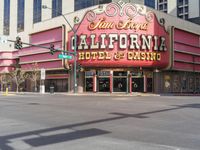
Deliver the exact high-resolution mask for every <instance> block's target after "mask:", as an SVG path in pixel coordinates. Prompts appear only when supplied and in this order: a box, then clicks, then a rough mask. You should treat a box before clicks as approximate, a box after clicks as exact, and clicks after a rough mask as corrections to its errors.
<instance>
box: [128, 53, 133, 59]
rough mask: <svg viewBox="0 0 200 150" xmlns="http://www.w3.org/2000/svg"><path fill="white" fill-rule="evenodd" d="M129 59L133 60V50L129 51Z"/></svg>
mask: <svg viewBox="0 0 200 150" xmlns="http://www.w3.org/2000/svg"><path fill="white" fill-rule="evenodd" d="M127 56H128V60H131V59H133V53H132V52H128V55H127Z"/></svg>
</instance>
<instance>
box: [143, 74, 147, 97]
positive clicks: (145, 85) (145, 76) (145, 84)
mask: <svg viewBox="0 0 200 150" xmlns="http://www.w3.org/2000/svg"><path fill="white" fill-rule="evenodd" d="M143 77H144V92H145V93H146V92H147V75H146V74H144V76H143Z"/></svg>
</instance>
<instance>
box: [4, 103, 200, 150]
mask: <svg viewBox="0 0 200 150" xmlns="http://www.w3.org/2000/svg"><path fill="white" fill-rule="evenodd" d="M172 106H173V108H166V109H160V110H154V111H148V112H142V113H137V114H125V113H119V112H113V113H110V114H113V115H117V116H114V117H109V118H104V119H98V120H92V121H86V122H80V123H76V124H69V125H65V126H59V127H54V128H47V129H41V130H35V131H29V132H23V133H18V134H11V135H6V136H0V149H2V150H14V149H13V148H11V147H10V146H9V143H10V140H13V139H15V138H23V141H24V142H25V143H27V144H29V145H31V146H33V147H39V146H44V145H49V144H55V143H60V142H66V141H71V140H76V139H81V138H87V137H93V136H98V135H103V134H109V133H111V132H109V131H105V130H100V129H95V128H91V129H86V130H77V131H73V132H69V133H62V134H54V135H46V136H39V137H34V138H30V137H29V138H28V139H26V136H34V135H36V136H38V135H40V134H43V133H48V132H52V131H58V130H62V129H71V128H73V127H80V126H85V125H91V124H96V123H102V122H109V121H113V120H119V119H125V118H129V117H135V118H138V119H148V118H150V117H149V116H147V115H150V114H155V113H162V112H168V111H173V110H178V109H185V108H198V109H199V108H200V104H198V103H194V104H186V105H172Z"/></svg>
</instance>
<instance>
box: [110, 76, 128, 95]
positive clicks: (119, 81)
mask: <svg viewBox="0 0 200 150" xmlns="http://www.w3.org/2000/svg"><path fill="white" fill-rule="evenodd" d="M126 91H127V78H113V92H126Z"/></svg>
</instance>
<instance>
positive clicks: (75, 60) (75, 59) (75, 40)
mask: <svg viewBox="0 0 200 150" xmlns="http://www.w3.org/2000/svg"><path fill="white" fill-rule="evenodd" d="M42 8H43V9H50V10H52V11H56V12H57V13H59V14H60V15H61V16H62V17H63V18H64V19H65V21H66V22H67V24H68V25H69V27H70V29H71V30H72V32H73V33H74V93H76V92H77V91H76V89H77V80H76V64H77V58H76V56H77V52H76V51H77V48H76V47H77V45H76V44H77V43H76V42H77V37H76V33H77V29H74V28H73V27H72V25H71V24H70V23H69V21H68V20H67V18H66V17H65V15H63V14H62V13H61V12H59V11H57V10H55V9H52V8H49V7H47V6H46V5H42Z"/></svg>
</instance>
